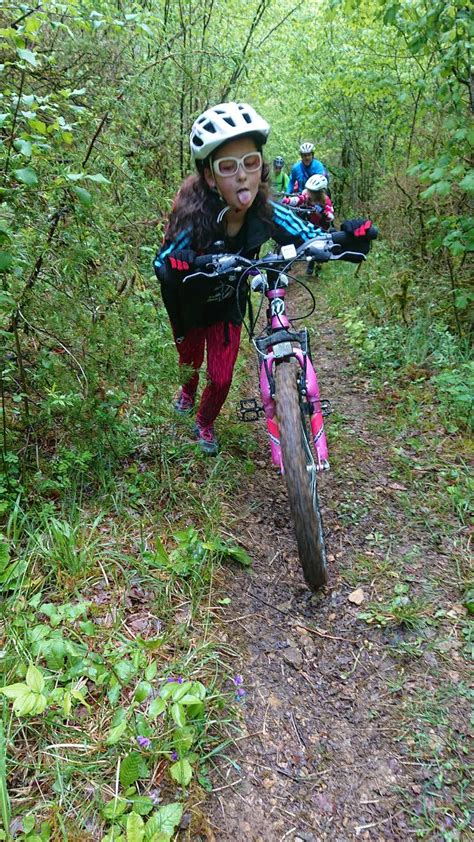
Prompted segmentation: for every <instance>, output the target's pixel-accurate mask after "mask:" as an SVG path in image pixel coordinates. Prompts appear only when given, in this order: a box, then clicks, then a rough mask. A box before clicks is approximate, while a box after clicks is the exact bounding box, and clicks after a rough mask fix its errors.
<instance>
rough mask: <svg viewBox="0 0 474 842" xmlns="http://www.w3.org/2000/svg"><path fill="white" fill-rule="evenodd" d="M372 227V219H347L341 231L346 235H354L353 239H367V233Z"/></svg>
mask: <svg viewBox="0 0 474 842" xmlns="http://www.w3.org/2000/svg"><path fill="white" fill-rule="evenodd" d="M371 226H372V222H371V220H370V219H365V218H364V217H358V218H357V219H346V221H345V222H343V223H342V225H341V231H345V232H346V234H352V236H353V237H365V236H366V234H367V231H368V230H369V228H370V227H371Z"/></svg>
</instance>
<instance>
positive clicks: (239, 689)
mask: <svg viewBox="0 0 474 842" xmlns="http://www.w3.org/2000/svg"><path fill="white" fill-rule="evenodd" d="M243 696H245V690H244V688H243V687H237V690H236V691H235V697H236V699H242V698H243Z"/></svg>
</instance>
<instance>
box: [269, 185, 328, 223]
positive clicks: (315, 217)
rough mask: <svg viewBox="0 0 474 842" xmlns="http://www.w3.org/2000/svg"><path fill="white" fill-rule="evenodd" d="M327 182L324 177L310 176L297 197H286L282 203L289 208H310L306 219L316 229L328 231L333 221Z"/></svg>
mask: <svg viewBox="0 0 474 842" xmlns="http://www.w3.org/2000/svg"><path fill="white" fill-rule="evenodd" d="M327 189H328V180H327V178H326V176H325V175H312V176H310V178H308V181H307V182H306V186H305V188H304V190H303V192H302V193H300V194H299V195H298V196H286V197H285V198H284V199H283V200H282V201H283V204H284V205H290V207H303V208H310V209H311V213H309V214H308V219H309V221H310V222H312V223H313V225H315V226H316V227H317V228H322V229H323V231H329V228H330V225H331V222H332V221H333V220H334V208H333V206H332V202H331V199H330V198H329V196H328V194H327V193H326V190H327Z"/></svg>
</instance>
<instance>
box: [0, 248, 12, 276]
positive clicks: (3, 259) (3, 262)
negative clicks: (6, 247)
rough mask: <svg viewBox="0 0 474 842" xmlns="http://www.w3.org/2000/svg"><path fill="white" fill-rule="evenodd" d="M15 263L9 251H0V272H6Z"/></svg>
mask: <svg viewBox="0 0 474 842" xmlns="http://www.w3.org/2000/svg"><path fill="white" fill-rule="evenodd" d="M12 263H13V255H12V254H9V253H8V252H7V251H0V272H5V270H6V269H9V268H10V266H11V265H12Z"/></svg>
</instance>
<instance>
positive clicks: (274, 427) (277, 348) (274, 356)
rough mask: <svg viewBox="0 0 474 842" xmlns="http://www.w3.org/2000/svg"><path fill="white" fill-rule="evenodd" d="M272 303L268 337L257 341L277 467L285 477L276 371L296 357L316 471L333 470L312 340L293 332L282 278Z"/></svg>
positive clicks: (271, 292) (269, 293) (271, 293)
mask: <svg viewBox="0 0 474 842" xmlns="http://www.w3.org/2000/svg"><path fill="white" fill-rule="evenodd" d="M265 296H266V298H267V299H268V301H269V307H268V309H267V335H266V336H264V337H260V338H257V339H255V340H254V344H255V347H256V349H257V352H258V355H259V361H260V374H259V380H260V393H261V396H262V405H263V411H264V413H265V418H266V423H267V432H268V438H269V443H270V450H271V455H272V461H273V464H274V465H276V466H277V467H278V468H279V469H280V471H281V473H284V465H283V459H282V452H281V447H280V433H279V429H278V421H277V417H276V403H275V376H274V375H275V367H276V366H277V365H278V362H279V360H282V359H288V357H294V358H295V359H296V361H297V362H298V364H299V367H300V373H299V381H298V389H299V393H300V399H301V401H302V403H303V406H304V407H305V408H306V407H307V409H308V413H309V415H310V424H311V432H312V440H313V445H314V453H315V456H316V463H315V466H316V470H317V471H324V470H328V469H329V454H328V446H327V441H326V434H325V431H324V418H323V409H322V405H321V398H320V393H319V385H318V378H317V376H316V372H315V370H314V367H313V363H312V360H311V351H310V346H309V337H308V332H307V330H306V328H304V329H303V330H301V331H293V330H291V325H290V322H289V320H288V317H287V315H286V306H285V297H286V287H285V286H284V285H281V281H280V275H279V276H278V277H277V278H276V279H275V280H274V281H273V282H272V281H270V282H269V286H268V288H267V289H266V290H265Z"/></svg>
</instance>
